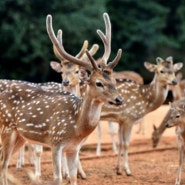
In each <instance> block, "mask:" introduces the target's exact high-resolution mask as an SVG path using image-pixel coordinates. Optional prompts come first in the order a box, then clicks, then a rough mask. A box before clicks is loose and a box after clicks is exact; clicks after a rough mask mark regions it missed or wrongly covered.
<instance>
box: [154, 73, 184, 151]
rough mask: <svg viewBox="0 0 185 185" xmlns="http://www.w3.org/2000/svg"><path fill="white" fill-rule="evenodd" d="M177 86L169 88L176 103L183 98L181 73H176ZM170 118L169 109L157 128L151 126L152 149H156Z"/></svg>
mask: <svg viewBox="0 0 185 185" xmlns="http://www.w3.org/2000/svg"><path fill="white" fill-rule="evenodd" d="M177 82H178V83H177V85H175V86H169V89H170V90H171V91H172V95H173V101H177V100H180V99H183V98H184V97H185V79H182V73H181V72H179V73H177ZM169 116H170V109H169V110H168V111H167V113H166V115H165V117H164V118H163V120H162V122H161V123H160V125H159V126H158V127H156V126H155V125H153V132H152V146H153V147H154V148H156V147H157V145H158V143H159V141H160V139H161V136H162V134H163V133H164V132H165V130H166V126H165V124H166V120H169Z"/></svg>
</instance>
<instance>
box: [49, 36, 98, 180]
mask: <svg viewBox="0 0 185 185" xmlns="http://www.w3.org/2000/svg"><path fill="white" fill-rule="evenodd" d="M58 41H59V43H60V42H61V43H62V41H61V40H60V38H58ZM87 48H88V41H85V42H84V44H83V47H82V49H81V51H80V52H79V54H78V55H76V57H77V58H80V59H81V60H87V56H86V54H85V52H84V50H85V49H87ZM98 49H99V46H98V45H97V44H94V45H93V46H92V48H91V49H90V50H89V53H90V55H91V56H93V55H94V54H95V53H96V52H97V50H98ZM53 50H54V53H55V55H56V57H57V58H58V59H59V60H60V63H58V62H56V61H52V62H50V65H51V68H52V69H53V70H55V71H56V72H58V73H61V77H62V84H63V90H65V91H68V92H71V93H73V94H74V95H76V96H78V97H83V96H84V92H85V89H86V82H87V77H86V71H84V70H85V69H83V68H82V67H80V66H79V65H76V64H74V63H72V62H70V61H68V60H65V59H64V58H63V57H62V56H61V55H60V54H59V53H58V52H57V49H56V47H55V46H53ZM63 155H64V156H63V157H62V160H63V161H62V165H63V168H62V174H63V177H64V178H68V177H69V171H68V169H67V162H66V157H65V154H63ZM78 174H79V176H80V177H81V178H82V179H86V174H85V172H84V170H83V168H82V165H81V162H80V160H79V167H78Z"/></svg>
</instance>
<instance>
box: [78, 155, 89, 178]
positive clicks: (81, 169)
mask: <svg viewBox="0 0 185 185" xmlns="http://www.w3.org/2000/svg"><path fill="white" fill-rule="evenodd" d="M78 175H79V176H80V177H81V178H82V179H86V178H87V176H86V174H85V172H84V170H83V168H82V164H81V161H80V158H79V156H78Z"/></svg>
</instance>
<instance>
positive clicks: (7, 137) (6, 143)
mask: <svg viewBox="0 0 185 185" xmlns="http://www.w3.org/2000/svg"><path fill="white" fill-rule="evenodd" d="M1 139H2V147H1V155H2V156H1V157H2V162H1V167H0V171H1V173H0V174H1V179H0V182H1V184H2V185H7V184H8V182H7V169H8V165H9V160H10V157H11V156H12V155H13V154H14V153H15V152H16V151H17V150H18V149H19V148H20V147H21V146H22V145H23V144H24V143H25V141H24V139H23V138H22V137H20V136H19V135H18V133H17V131H15V130H14V131H12V132H11V133H8V134H7V133H6V134H4V133H3V134H2V136H1Z"/></svg>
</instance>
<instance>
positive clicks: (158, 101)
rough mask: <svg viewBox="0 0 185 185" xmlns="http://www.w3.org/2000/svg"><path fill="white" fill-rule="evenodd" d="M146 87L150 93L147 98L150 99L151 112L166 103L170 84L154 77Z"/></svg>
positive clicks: (148, 108) (148, 107)
mask: <svg viewBox="0 0 185 185" xmlns="http://www.w3.org/2000/svg"><path fill="white" fill-rule="evenodd" d="M145 87H146V92H147V95H148V97H147V100H149V101H148V106H147V110H148V112H150V111H153V110H155V109H156V108H158V107H159V106H161V105H162V104H163V103H164V101H165V100H166V97H167V94H168V86H167V85H166V84H163V83H161V82H160V81H159V80H158V79H157V78H156V77H154V79H153V81H152V82H151V83H150V84H149V85H146V86H145Z"/></svg>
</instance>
